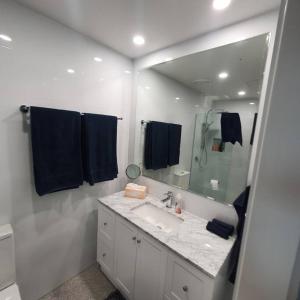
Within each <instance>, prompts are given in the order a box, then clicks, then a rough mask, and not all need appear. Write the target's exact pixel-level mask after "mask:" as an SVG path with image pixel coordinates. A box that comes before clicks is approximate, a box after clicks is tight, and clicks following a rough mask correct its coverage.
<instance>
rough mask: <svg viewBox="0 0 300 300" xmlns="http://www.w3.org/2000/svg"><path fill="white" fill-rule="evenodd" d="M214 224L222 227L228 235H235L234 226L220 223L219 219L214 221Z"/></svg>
mask: <svg viewBox="0 0 300 300" xmlns="http://www.w3.org/2000/svg"><path fill="white" fill-rule="evenodd" d="M212 222H213V223H215V224H218V225H220V226H222V227H223V228H224V229H225V230H226V232H227V233H228V235H232V234H233V232H234V226H233V225H230V224H227V223H225V222H222V221H220V220H218V219H213V220H212Z"/></svg>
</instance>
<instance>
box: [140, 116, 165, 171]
mask: <svg viewBox="0 0 300 300" xmlns="http://www.w3.org/2000/svg"><path fill="white" fill-rule="evenodd" d="M168 135H169V127H168V124H167V123H163V122H156V121H151V122H149V123H148V124H147V127H146V133H145V147H144V164H145V168H146V169H152V170H158V169H162V168H166V167H167V166H168V153H169V143H168Z"/></svg>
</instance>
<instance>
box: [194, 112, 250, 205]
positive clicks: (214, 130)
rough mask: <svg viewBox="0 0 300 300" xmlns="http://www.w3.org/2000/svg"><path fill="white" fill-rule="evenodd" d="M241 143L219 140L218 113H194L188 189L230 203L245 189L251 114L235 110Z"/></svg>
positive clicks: (219, 125) (219, 118)
mask: <svg viewBox="0 0 300 300" xmlns="http://www.w3.org/2000/svg"><path fill="white" fill-rule="evenodd" d="M239 114H240V118H241V124H242V135H243V146H241V145H240V144H239V143H235V144H234V145H233V144H231V143H223V142H222V139H221V122H220V121H221V113H219V112H215V111H213V110H212V111H208V112H206V113H198V114H196V120H195V131H194V143H193V150H192V151H193V154H192V163H191V176H190V184H189V190H190V191H192V192H195V193H199V194H202V195H204V196H205V197H207V198H210V199H213V200H216V201H219V202H225V203H229V204H231V203H232V202H233V201H234V200H235V199H236V198H237V197H238V195H239V194H240V193H241V192H242V191H243V190H244V189H245V187H246V184H247V175H248V167H249V161H250V155H251V148H252V146H251V145H250V140H251V133H252V127H253V120H254V117H255V116H254V114H249V112H247V113H243V112H242V113H239Z"/></svg>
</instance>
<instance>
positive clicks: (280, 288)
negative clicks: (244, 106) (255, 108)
mask: <svg viewBox="0 0 300 300" xmlns="http://www.w3.org/2000/svg"><path fill="white" fill-rule="evenodd" d="M285 2H287V3H288V5H287V9H286V8H285V6H284V5H282V8H281V16H282V18H281V21H280V23H279V26H278V34H277V41H276V47H275V53H274V60H273V62H272V70H271V74H272V76H271V77H270V81H269V84H268V94H267V95H268V96H267V98H266V101H267V102H266V115H265V121H266V122H265V123H264V124H263V129H262V131H261V133H260V136H259V141H260V143H259V148H258V153H259V155H258V158H257V161H256V165H255V171H254V184H253V189H252V192H251V195H250V202H249V207H248V214H247V222H246V227H245V232H244V241H243V245H242V251H241V258H240V266H239V271H238V280H237V283H236V286H237V288H236V291H235V297H234V299H236V300H237V299H238V300H240V299H242V300H248V299H249V300H250V299H251V300H252V299H266V300H269V299H270V300H284V299H288V298H287V297H288V290H289V287H290V280H291V276H292V273H293V268H294V264H295V260H296V255H297V249H298V246H299V239H300V236H299V229H300V201H299V195H300V187H299V178H300V164H299V153H300V140H299V113H300V101H299V84H300V80H299V78H300V39H299V28H300V19H299V11H300V2H299V0H289V1H283V4H285ZM284 16H285V18H284ZM298 267H299V265H298ZM297 273H298V271H295V270H294V275H295V276H296V274H297ZM294 280H297V281H298V283H297V284H296V283H295V281H294V282H293V281H292V283H293V284H292V286H293V287H294V288H295V287H296V286H298V287H299V277H298V278H297V279H294ZM294 299H295V298H294Z"/></svg>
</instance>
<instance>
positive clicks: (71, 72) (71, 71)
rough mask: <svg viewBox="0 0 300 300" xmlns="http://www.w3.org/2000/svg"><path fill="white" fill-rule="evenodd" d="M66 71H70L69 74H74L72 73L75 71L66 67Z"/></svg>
mask: <svg viewBox="0 0 300 300" xmlns="http://www.w3.org/2000/svg"><path fill="white" fill-rule="evenodd" d="M67 72H68V73H70V74H74V73H75V70H73V69H68V70H67Z"/></svg>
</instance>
